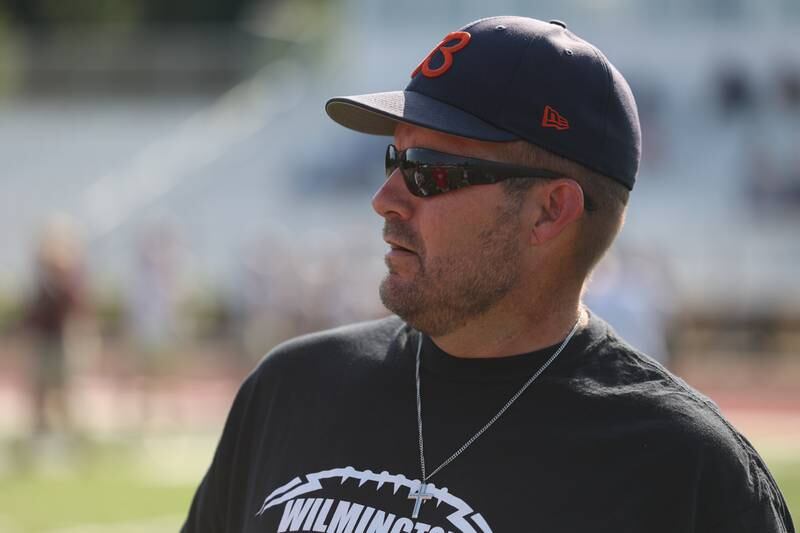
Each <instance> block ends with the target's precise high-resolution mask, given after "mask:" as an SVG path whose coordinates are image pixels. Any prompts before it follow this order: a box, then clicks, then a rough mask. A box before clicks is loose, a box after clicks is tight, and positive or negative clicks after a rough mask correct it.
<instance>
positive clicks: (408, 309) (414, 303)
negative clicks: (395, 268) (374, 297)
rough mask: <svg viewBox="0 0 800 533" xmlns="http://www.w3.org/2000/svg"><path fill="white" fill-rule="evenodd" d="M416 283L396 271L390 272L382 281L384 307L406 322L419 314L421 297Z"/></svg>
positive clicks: (380, 291)
mask: <svg viewBox="0 0 800 533" xmlns="http://www.w3.org/2000/svg"><path fill="white" fill-rule="evenodd" d="M415 285H416V283H414V281H412V280H409V279H407V278H406V277H405V276H403V275H401V274H398V273H396V272H389V273H388V274H386V277H385V278H383V281H381V286H380V290H379V294H380V297H381V303H383V305H384V307H386V309H388V310H389V311H391V312H392V313H394V314H396V315H397V316H399V317H400V318H402V319H403V320H405V321H406V322H408V321H409V318H411V317H413V316H414V315H416V314H417V312H418V310H419V307H420V298H419V294H417V288H416V286H415Z"/></svg>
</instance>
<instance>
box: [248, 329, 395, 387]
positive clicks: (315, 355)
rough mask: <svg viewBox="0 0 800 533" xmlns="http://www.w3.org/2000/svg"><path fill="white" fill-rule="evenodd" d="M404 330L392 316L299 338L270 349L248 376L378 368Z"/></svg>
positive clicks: (287, 376) (286, 375)
mask: <svg viewBox="0 0 800 533" xmlns="http://www.w3.org/2000/svg"><path fill="white" fill-rule="evenodd" d="M406 330H407V326H406V324H405V322H403V321H402V320H401V319H400V318H398V317H396V316H389V317H386V318H382V319H379V320H372V321H368V322H359V323H355V324H349V325H346V326H341V327H338V328H334V329H329V330H324V331H318V332H314V333H309V334H307V335H302V336H300V337H296V338H294V339H291V340H288V341H286V342H283V343H281V344H279V345H278V346H276V347H275V348H273V349H272V350H270V352H269V353H267V355H265V356H264V358H263V359H262V360H261V362H260V363H259V364H258V366H257V367H256V368H255V370H254V371H253V374H252V376H251V377H256V378H260V377H263V376H265V375H275V376H280V377H281V378H282V379H286V378H290V377H292V376H293V375H295V374H296V373H298V372H300V373H302V374H303V375H304V376H305V377H308V376H309V375H312V374H324V373H326V372H328V371H333V370H338V371H341V370H342V369H344V368H348V369H351V368H353V367H356V366H358V365H366V366H371V365H380V364H381V363H382V362H383V360H384V359H385V358H386V355H387V352H388V350H389V348H390V347H391V345H392V343H393V342H394V341H395V340H396V339H398V338H399V337H400V336H401V334H402V333H403V332H405V331H406Z"/></svg>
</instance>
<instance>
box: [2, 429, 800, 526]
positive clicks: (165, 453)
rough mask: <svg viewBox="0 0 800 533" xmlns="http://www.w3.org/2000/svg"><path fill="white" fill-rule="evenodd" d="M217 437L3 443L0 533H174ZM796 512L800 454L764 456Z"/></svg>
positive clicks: (799, 494)
mask: <svg viewBox="0 0 800 533" xmlns="http://www.w3.org/2000/svg"><path fill="white" fill-rule="evenodd" d="M215 438H216V437H215V436H197V435H195V436H187V435H181V436H161V437H158V438H152V437H151V438H147V439H142V438H131V439H128V440H126V439H119V440H117V441H108V442H103V443H97V442H83V443H80V444H73V445H70V446H67V447H64V446H50V447H47V446H44V447H43V448H42V449H40V450H37V451H35V452H34V451H31V450H30V449H29V446H27V445H25V444H23V443H21V442H16V443H14V442H11V443H6V445H5V450H7V453H6V454H5V457H6V462H5V464H4V467H3V470H4V472H3V473H2V474H0V532H2V533H40V532H49V533H54V532H58V533H99V532H108V533H123V532H124V533H128V532H140V531H147V532H152V533H161V532H167V531H169V532H176V531H178V529H179V528H180V525H181V523H182V521H183V518H184V516H185V514H186V511H187V509H188V506H189V503H190V501H191V497H192V495H193V493H194V489H195V487H196V486H197V482H198V481H199V479H200V477H201V476H202V474H203V471H204V470H205V468H206V466H207V463H208V461H209V460H210V457H211V453H212V451H213V448H214V444H215ZM765 458H766V460H767V462H768V464H769V465H770V468H771V470H772V472H773V474H774V475H775V477H776V478H777V480H778V484H779V485H780V487H781V489H782V490H783V493H784V495H785V497H786V499H787V501H788V503H789V509H790V510H791V512H792V516H793V517H795V518H796V517H797V516H798V513H800V456H793V455H792V454H786V453H773V454H772V455H770V454H767V455H766V457H765Z"/></svg>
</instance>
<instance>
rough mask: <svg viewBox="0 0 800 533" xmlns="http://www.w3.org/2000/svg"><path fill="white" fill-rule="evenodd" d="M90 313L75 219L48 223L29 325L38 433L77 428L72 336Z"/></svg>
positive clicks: (38, 257) (34, 418) (39, 255)
mask: <svg viewBox="0 0 800 533" xmlns="http://www.w3.org/2000/svg"><path fill="white" fill-rule="evenodd" d="M86 314H87V294H86V284H85V279H84V269H83V249H82V244H81V241H80V239H79V237H78V233H77V229H76V227H75V225H74V223H73V222H72V220H71V219H69V218H66V217H63V216H59V217H54V218H52V219H51V220H50V221H48V222H47V224H46V225H45V227H44V229H43V231H42V235H41V239H40V241H39V244H38V248H37V250H36V256H35V280H34V287H33V291H32V294H31V295H30V298H29V299H28V303H27V310H26V315H25V326H26V329H27V331H28V332H29V333H30V334H31V336H32V337H33V343H34V350H33V354H32V355H33V358H32V362H31V363H32V364H31V369H32V373H31V400H32V425H33V432H34V436H44V435H47V434H49V433H51V432H52V431H54V430H59V431H60V432H62V433H66V432H69V431H70V430H71V429H72V424H71V421H70V412H69V398H68V392H69V368H70V360H69V349H68V348H69V346H70V343H69V340H70V334H71V333H72V332H74V331H75V330H76V329H79V328H76V325H78V324H80V323H81V321H82V319H84V318H85V317H86Z"/></svg>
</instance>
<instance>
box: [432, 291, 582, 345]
mask: <svg viewBox="0 0 800 533" xmlns="http://www.w3.org/2000/svg"><path fill="white" fill-rule="evenodd" d="M509 303H510V302H509ZM519 309H520V308H519V307H517V308H516V309H513V310H510V311H512V312H502V311H503V310H502V309H494V310H493V312H489V313H486V314H485V315H482V316H480V317H477V318H475V319H473V320H470V321H468V322H466V323H465V324H463V325H462V326H460V327H459V328H457V329H456V330H454V331H452V332H450V333H447V334H445V335H439V336H436V337H432V339H433V342H434V343H436V345H437V346H438V347H439V348H441V349H442V350H444V351H445V352H447V353H448V354H450V355H452V356H455V357H463V358H495V357H508V356H512V355H518V354H522V353H528V352H533V351H536V350H540V349H542V348H546V347H548V346H553V345H554V344H558V343H559V342H561V341H562V340H564V338H565V337H566V336H567V334H568V333H569V331H570V330H571V329H572V327H573V326H574V325H575V322H576V321H577V320H580V322H581V325H585V323H586V322H587V321H588V314H587V313H586V311H585V310H584V309H583V307H582V305H581V304H580V300H579V299H576V300H575V301H574V302H570V303H569V304H563V305H560V306H544V305H541V306H538V308H537V309H535V310H529V312H528V313H521V312H520V310H519Z"/></svg>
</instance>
